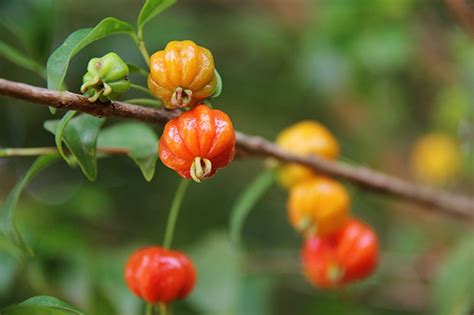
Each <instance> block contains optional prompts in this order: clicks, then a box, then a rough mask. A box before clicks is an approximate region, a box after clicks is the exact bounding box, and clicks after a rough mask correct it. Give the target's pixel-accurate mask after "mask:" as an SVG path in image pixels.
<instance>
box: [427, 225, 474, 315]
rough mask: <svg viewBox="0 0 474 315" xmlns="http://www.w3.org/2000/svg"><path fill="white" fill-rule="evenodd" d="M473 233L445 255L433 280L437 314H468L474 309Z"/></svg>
mask: <svg viewBox="0 0 474 315" xmlns="http://www.w3.org/2000/svg"><path fill="white" fill-rule="evenodd" d="M473 266H474V233H471V234H470V235H469V236H467V237H466V238H465V239H464V240H463V241H461V242H460V243H459V244H458V245H457V246H456V247H455V248H454V250H453V251H452V253H451V255H450V256H449V257H447V259H446V261H445V262H444V264H443V265H442V266H441V268H440V270H439V273H438V275H437V277H436V279H435V281H434V302H435V306H436V314H438V315H469V314H471V313H470V311H472V310H473V309H474V268H473Z"/></svg>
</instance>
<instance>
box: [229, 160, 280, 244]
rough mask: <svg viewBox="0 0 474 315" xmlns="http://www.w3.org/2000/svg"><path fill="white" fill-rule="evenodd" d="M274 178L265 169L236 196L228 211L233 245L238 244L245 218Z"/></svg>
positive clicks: (272, 174)
mask: <svg viewBox="0 0 474 315" xmlns="http://www.w3.org/2000/svg"><path fill="white" fill-rule="evenodd" d="M274 180H275V176H274V172H273V170H270V169H267V170H265V171H264V172H263V173H261V174H260V175H259V176H257V177H256V178H255V179H254V181H253V182H252V183H250V184H249V185H248V186H247V187H246V188H245V190H244V191H243V192H242V193H241V194H240V196H239V197H238V198H237V201H236V202H235V203H234V206H233V207H232V210H231V212H230V227H229V232H230V239H231V241H232V243H233V244H234V245H240V241H241V231H242V226H243V225H244V222H245V219H246V218H247V216H248V215H249V213H250V211H251V210H252V208H253V207H254V206H255V204H256V203H257V201H258V200H259V198H260V197H262V196H263V194H264V193H265V192H266V191H267V190H268V189H269V188H270V186H271V185H272V183H273V182H274Z"/></svg>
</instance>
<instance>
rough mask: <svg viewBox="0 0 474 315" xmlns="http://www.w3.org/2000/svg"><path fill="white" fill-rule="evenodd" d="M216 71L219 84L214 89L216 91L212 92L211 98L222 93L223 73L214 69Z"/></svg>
mask: <svg viewBox="0 0 474 315" xmlns="http://www.w3.org/2000/svg"><path fill="white" fill-rule="evenodd" d="M214 72H215V73H216V77H217V85H216V89H215V90H214V93H212V95H211V96H210V97H211V98H215V97H218V96H219V95H221V93H222V78H221V75H220V74H219V72H217V70H215V69H214Z"/></svg>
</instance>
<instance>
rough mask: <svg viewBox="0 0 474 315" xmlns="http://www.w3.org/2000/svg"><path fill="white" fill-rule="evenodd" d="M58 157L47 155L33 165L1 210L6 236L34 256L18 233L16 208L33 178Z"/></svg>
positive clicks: (0, 221)
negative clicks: (22, 193)
mask: <svg viewBox="0 0 474 315" xmlns="http://www.w3.org/2000/svg"><path fill="white" fill-rule="evenodd" d="M58 158H59V156H58V155H45V156H40V157H39V158H37V159H36V160H35V162H34V163H33V165H31V167H30V169H29V170H28V172H26V174H25V176H24V177H23V178H22V179H21V180H20V181H19V182H18V183H17V184H16V185H15V187H14V188H13V190H12V191H11V192H10V194H9V195H8V196H7V198H6V199H5V202H4V203H3V205H2V208H1V210H0V226H1V231H2V232H3V233H4V234H5V236H7V237H10V238H11V239H12V240H13V241H14V243H15V244H16V245H17V246H19V247H20V248H21V249H22V250H23V251H24V252H25V253H27V254H29V255H32V254H33V252H32V251H31V249H30V248H29V247H28V245H27V244H26V243H25V241H24V240H23V237H22V236H21V234H20V232H19V231H18V229H17V227H16V224H15V207H16V204H17V203H18V199H19V198H20V195H21V192H22V191H23V189H24V188H25V187H26V185H28V183H29V182H30V181H31V179H32V178H33V177H35V176H36V174H38V173H39V172H40V171H41V170H43V169H45V168H46V167H48V166H50V165H51V164H52V163H53V162H55V161H57V159H58Z"/></svg>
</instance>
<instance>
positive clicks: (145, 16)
mask: <svg viewBox="0 0 474 315" xmlns="http://www.w3.org/2000/svg"><path fill="white" fill-rule="evenodd" d="M175 2H176V0H146V2H145V4H144V5H143V7H142V9H141V10H140V14H139V15H138V21H137V26H138V34H141V33H142V31H143V26H144V25H145V24H146V23H147V22H148V21H149V20H151V19H152V18H154V17H155V16H156V15H158V14H160V13H161V12H163V11H164V10H166V9H167V8H168V7H170V6H171V5H173V4H174V3H175Z"/></svg>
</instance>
